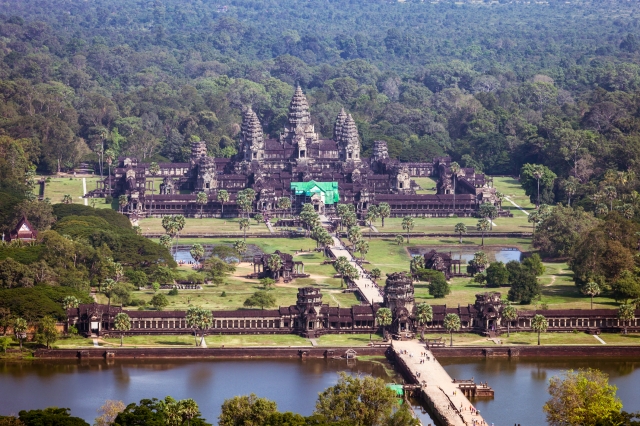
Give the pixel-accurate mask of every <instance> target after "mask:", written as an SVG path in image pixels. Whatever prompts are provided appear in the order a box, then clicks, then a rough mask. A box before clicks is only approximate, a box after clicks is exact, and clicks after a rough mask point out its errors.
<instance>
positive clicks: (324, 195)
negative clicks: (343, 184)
mask: <svg viewBox="0 0 640 426" xmlns="http://www.w3.org/2000/svg"><path fill="white" fill-rule="evenodd" d="M291 191H293V192H294V193H295V194H296V195H306V196H307V197H311V196H313V195H314V194H320V197H321V199H322V202H323V203H324V204H325V205H328V204H335V203H337V202H338V201H340V194H339V193H338V182H316V181H315V180H310V181H309V182H291Z"/></svg>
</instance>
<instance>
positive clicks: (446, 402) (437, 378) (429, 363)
mask: <svg viewBox="0 0 640 426" xmlns="http://www.w3.org/2000/svg"><path fill="white" fill-rule="evenodd" d="M391 346H392V348H393V350H394V351H395V352H396V355H397V356H398V357H399V358H400V359H401V360H402V362H403V363H404V364H405V365H406V366H407V367H408V368H409V369H410V370H411V373H412V375H413V377H414V378H415V382H417V383H423V382H426V386H424V385H423V387H422V391H423V392H424V393H425V395H426V397H427V398H429V399H430V400H431V401H432V403H433V405H434V407H435V408H436V410H437V411H438V412H439V413H441V415H443V416H445V417H446V418H447V420H448V422H449V424H451V425H454V426H471V425H473V424H474V420H475V422H476V423H475V424H480V425H482V424H485V423H483V422H484V420H483V418H482V417H481V415H480V414H472V411H471V410H470V407H472V404H471V402H469V400H468V399H467V397H466V396H464V394H463V393H462V392H461V391H460V390H459V389H458V388H457V386H456V385H455V384H454V383H453V380H452V379H451V376H449V374H448V373H447V372H446V371H445V369H444V368H442V366H441V365H440V363H439V362H438V361H437V360H436V359H435V358H434V356H433V354H432V353H431V351H429V350H427V349H425V346H424V344H421V343H420V342H418V341H416V340H411V341H404V342H402V341H397V340H394V341H393V342H392V344H391ZM405 352H406V353H405ZM420 353H426V354H427V357H428V360H426V359H427V358H425V362H424V364H421V363H420V359H421V358H420ZM411 355H413V356H411ZM417 373H420V375H419V377H418V374H417ZM454 392H455V395H454ZM452 404H453V406H455V409H454V408H453V407H452Z"/></svg>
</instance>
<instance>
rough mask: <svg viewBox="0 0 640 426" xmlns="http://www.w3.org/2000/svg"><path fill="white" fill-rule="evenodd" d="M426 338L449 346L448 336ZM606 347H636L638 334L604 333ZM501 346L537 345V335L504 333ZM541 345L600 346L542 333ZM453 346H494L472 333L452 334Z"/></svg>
mask: <svg viewBox="0 0 640 426" xmlns="http://www.w3.org/2000/svg"><path fill="white" fill-rule="evenodd" d="M425 337H426V338H429V339H433V338H438V337H442V340H444V341H445V342H446V343H447V346H449V342H450V340H449V339H450V338H449V335H448V334H435V333H433V334H432V333H426V334H425ZM600 338H601V339H602V340H604V341H605V342H606V343H607V344H608V345H637V344H640V334H629V335H626V336H625V335H623V334H614V333H605V334H602V335H601V336H600ZM498 339H499V341H500V342H501V343H500V344H501V345H516V346H519V345H522V346H528V345H537V344H538V334H537V333H532V332H518V333H514V332H512V333H511V336H510V337H507V334H506V333H504V334H503V335H501V336H500V337H499V338H498ZM540 344H541V345H543V346H544V345H595V346H598V345H601V343H600V342H599V341H598V340H597V339H596V338H595V337H593V336H591V335H589V334H586V333H542V334H541V335H540ZM453 346H496V343H494V342H493V341H491V340H490V339H488V338H486V337H483V336H480V335H478V334H473V333H454V335H453Z"/></svg>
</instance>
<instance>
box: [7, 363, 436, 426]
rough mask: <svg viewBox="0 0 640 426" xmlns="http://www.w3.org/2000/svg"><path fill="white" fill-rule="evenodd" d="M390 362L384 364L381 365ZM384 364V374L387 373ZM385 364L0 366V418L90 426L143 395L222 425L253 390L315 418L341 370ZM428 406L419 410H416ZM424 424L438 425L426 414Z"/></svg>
mask: <svg viewBox="0 0 640 426" xmlns="http://www.w3.org/2000/svg"><path fill="white" fill-rule="evenodd" d="M383 362H384V364H383ZM385 367H386V369H385ZM389 368H390V366H389V364H387V363H386V362H385V361H382V360H381V362H372V361H350V362H349V364H348V363H347V361H346V360H334V359H328V360H324V359H305V360H301V359H275V360H273V359H269V360H267V359H252V360H244V359H240V360H238V359H233V360H220V359H216V360H199V361H193V360H184V361H183V360H116V361H113V362H109V363H107V362H106V361H91V362H84V361H83V362H80V361H73V360H69V361H34V362H27V363H0V401H2V403H1V404H0V415H7V414H17V413H18V411H20V410H23V409H35V408H44V407H49V406H58V407H69V408H71V413H72V414H73V415H75V416H78V417H82V418H83V419H85V420H86V421H87V422H89V423H93V419H95V418H96V417H97V413H96V409H97V408H98V407H100V406H101V405H102V404H104V402H105V400H107V399H116V400H122V401H123V402H125V404H128V403H131V402H138V401H140V399H142V398H159V399H160V398H164V397H165V396H167V395H171V396H172V397H174V398H177V399H184V398H193V399H195V400H196V402H197V403H198V405H199V406H200V409H201V411H202V414H203V417H204V418H205V419H207V420H208V421H209V423H213V424H216V423H217V417H218V415H219V414H220V406H221V405H222V403H223V401H224V400H225V399H227V398H232V397H234V396H236V395H248V394H250V393H252V392H253V393H255V394H256V395H258V396H260V397H265V398H268V399H271V400H273V401H276V402H277V404H278V409H279V410H280V411H293V412H297V413H300V414H303V415H310V414H312V412H313V410H314V407H315V402H316V400H317V398H318V393H319V392H322V391H323V390H324V389H326V388H328V387H330V386H333V385H335V384H336V383H337V381H338V372H339V371H347V372H349V373H350V374H356V375H357V374H360V375H365V374H371V375H373V376H376V377H382V378H384V379H385V381H387V382H389V383H391V382H393V381H396V382H401V378H400V377H399V376H395V375H394V376H392V377H390V376H389V375H388V374H387V371H389ZM421 410H422V409H421V408H420V407H419V406H416V411H417V412H420V411H421ZM420 415H421V417H422V418H423V419H424V420H425V422H424V425H425V426H427V425H428V424H429V423H432V421H431V419H430V418H429V417H428V414H422V413H420Z"/></svg>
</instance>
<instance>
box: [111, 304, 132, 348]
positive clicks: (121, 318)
mask: <svg viewBox="0 0 640 426" xmlns="http://www.w3.org/2000/svg"><path fill="white" fill-rule="evenodd" d="M113 327H114V328H115V329H116V330H117V331H119V332H120V346H122V343H123V342H122V340H123V337H124V333H125V332H127V331H129V330H131V318H129V315H127V314H126V313H124V312H120V313H118V314H116V316H115V318H114V319H113Z"/></svg>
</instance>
